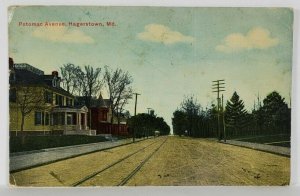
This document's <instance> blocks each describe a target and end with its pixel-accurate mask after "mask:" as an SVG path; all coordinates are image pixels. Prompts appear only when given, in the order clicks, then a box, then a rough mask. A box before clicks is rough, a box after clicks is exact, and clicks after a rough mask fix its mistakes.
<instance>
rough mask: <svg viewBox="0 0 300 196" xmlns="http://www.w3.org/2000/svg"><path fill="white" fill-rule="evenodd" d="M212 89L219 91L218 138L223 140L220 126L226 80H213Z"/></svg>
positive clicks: (215, 91)
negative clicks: (222, 95)
mask: <svg viewBox="0 0 300 196" xmlns="http://www.w3.org/2000/svg"><path fill="white" fill-rule="evenodd" d="M212 82H213V84H212V89H213V92H214V93H217V103H218V104H217V110H218V113H217V114H218V140H219V141H220V140H221V128H220V108H221V107H220V105H221V103H220V102H221V100H220V92H223V91H225V87H224V86H223V85H224V84H225V80H215V81H212Z"/></svg>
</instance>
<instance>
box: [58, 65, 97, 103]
mask: <svg viewBox="0 0 300 196" xmlns="http://www.w3.org/2000/svg"><path fill="white" fill-rule="evenodd" d="M60 70H61V75H62V77H63V87H64V88H65V89H66V91H68V92H69V93H71V94H75V95H77V96H82V97H84V99H85V105H86V106H87V107H90V105H91V99H92V97H93V96H96V95H97V93H99V91H100V89H101V87H102V82H101V80H100V74H101V68H96V69H94V68H93V67H92V66H90V65H87V66H84V69H83V70H82V69H81V68H80V67H79V66H75V65H74V64H71V63H68V64H65V65H63V66H62V67H60Z"/></svg>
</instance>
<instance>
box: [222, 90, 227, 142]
mask: <svg viewBox="0 0 300 196" xmlns="http://www.w3.org/2000/svg"><path fill="white" fill-rule="evenodd" d="M224 116H225V115H224V96H223V94H222V119H223V131H224V142H226V125H225V118H224Z"/></svg>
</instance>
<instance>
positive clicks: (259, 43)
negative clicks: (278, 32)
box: [216, 27, 279, 53]
mask: <svg viewBox="0 0 300 196" xmlns="http://www.w3.org/2000/svg"><path fill="white" fill-rule="evenodd" d="M278 43H279V40H278V39H277V38H273V37H271V36H270V31H269V30H267V29H264V28H261V27H256V28H253V29H251V30H250V31H248V32H247V34H246V35H243V34H241V33H232V34H230V35H228V36H227V37H225V39H224V40H223V43H222V44H220V45H218V46H216V50H218V51H220V52H225V53H231V52H237V51H241V50H247V49H248V50H250V49H267V48H270V47H273V46H276V45H277V44H278Z"/></svg>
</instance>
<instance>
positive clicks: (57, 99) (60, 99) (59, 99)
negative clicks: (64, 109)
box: [55, 95, 64, 106]
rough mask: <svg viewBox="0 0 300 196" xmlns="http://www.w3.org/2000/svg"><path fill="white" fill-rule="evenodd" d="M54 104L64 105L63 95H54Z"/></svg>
mask: <svg viewBox="0 0 300 196" xmlns="http://www.w3.org/2000/svg"><path fill="white" fill-rule="evenodd" d="M55 105H59V106H64V97H63V96H61V95H55Z"/></svg>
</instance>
